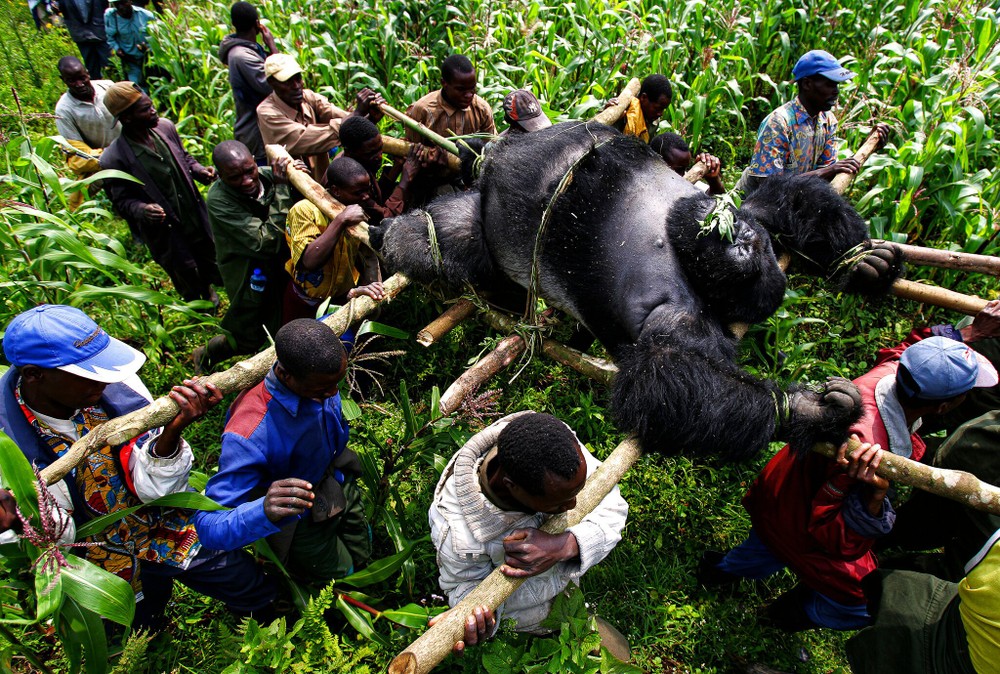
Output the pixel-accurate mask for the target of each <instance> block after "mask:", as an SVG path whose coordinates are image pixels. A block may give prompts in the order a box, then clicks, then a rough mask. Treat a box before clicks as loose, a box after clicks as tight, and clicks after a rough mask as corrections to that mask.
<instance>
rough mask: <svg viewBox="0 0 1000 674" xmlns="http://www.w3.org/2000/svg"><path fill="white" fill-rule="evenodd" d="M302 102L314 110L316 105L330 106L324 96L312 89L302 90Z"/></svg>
mask: <svg viewBox="0 0 1000 674" xmlns="http://www.w3.org/2000/svg"><path fill="white" fill-rule="evenodd" d="M302 102H303V103H305V104H306V105H309V106H310V107H313V108H315V107H316V106H317V105H329V104H330V100H329V99H328V98H327V97H326V96H324V95H323V94H321V93H318V92H316V91H313V90H312V89H303V90H302Z"/></svg>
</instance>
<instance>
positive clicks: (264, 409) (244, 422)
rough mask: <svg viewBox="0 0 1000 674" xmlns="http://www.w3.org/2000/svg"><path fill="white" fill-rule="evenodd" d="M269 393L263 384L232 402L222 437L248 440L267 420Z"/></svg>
mask: <svg viewBox="0 0 1000 674" xmlns="http://www.w3.org/2000/svg"><path fill="white" fill-rule="evenodd" d="M271 399H272V396H271V392H270V391H268V390H267V386H265V385H264V382H261V383H259V384H257V385H256V386H254V387H253V388H249V389H247V390H246V391H244V392H243V393H241V394H240V396H239V397H238V398H237V399H236V400H235V402H233V406H232V407H231V408H230V409H229V420H228V421H227V422H226V427H225V429H224V431H223V433H224V435H234V436H238V437H241V438H244V439H247V440H249V439H250V438H251V437H252V436H253V435H254V433H256V432H257V430H258V429H260V428H261V425H262V424H263V423H264V419H265V418H267V413H268V406H269V403H270V402H271Z"/></svg>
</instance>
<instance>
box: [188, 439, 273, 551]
mask: <svg viewBox="0 0 1000 674" xmlns="http://www.w3.org/2000/svg"><path fill="white" fill-rule="evenodd" d="M271 481H272V480H271V473H270V470H269V468H268V465H267V460H266V457H265V456H263V455H262V454H261V452H260V450H259V448H258V447H257V446H256V445H255V444H253V443H251V442H248V441H247V440H246V439H245V438H243V437H241V436H239V435H236V434H234V433H223V434H222V451H221V453H220V455H219V472H218V473H216V474H215V475H213V476H212V477H211V479H209V481H208V486H207V487H206V488H205V495H206V496H208V497H209V498H210V499H212V500H214V501H216V502H217V503H220V504H222V505H224V506H229V507H231V508H232V510H216V511H211V512H209V511H205V510H202V511H199V512H197V513H196V514H195V518H194V525H195V528H196V529H197V531H198V538H199V539H200V540H201V542H202V544H203V545H204V546H205V547H206V548H209V549H210V550H236V549H238V548H241V547H243V546H244V545H248V544H250V543H252V542H253V541H256V540H260V539H261V538H264V537H266V536H269V535H271V534H273V533H276V532H278V531H279V530H280V529H281V527H279V526H278V525H277V524H276V523H275V522H272V521H271V520H270V519H269V518H268V516H267V513H266V512H265V508H264V501H265V499H266V498H267V495H266V494H265V495H264V496H260V497H257V498H250V496H251V494H253V493H259V492H260V490H261V488H262V487H264V486H265V485H269V484H270V483H271Z"/></svg>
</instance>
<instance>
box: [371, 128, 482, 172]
mask: <svg viewBox="0 0 1000 674" xmlns="http://www.w3.org/2000/svg"><path fill="white" fill-rule="evenodd" d="M413 145H414V144H413V143H411V142H410V141H408V140H403V139H402V138H395V137H394V136H387V135H385V134H384V133H383V134H382V153H383V154H387V155H391V156H393V157H400V158H401V159H406V158H407V157H408V156H409V155H410V149H412V148H413ZM445 159H446V161H447V162H448V169H449V170H450V171H454V172H455V173H458V172H460V171H461V170H462V160H461V159H459V158H458V156H457V155H453V154H451V153H448V154H447V155H446V157H445Z"/></svg>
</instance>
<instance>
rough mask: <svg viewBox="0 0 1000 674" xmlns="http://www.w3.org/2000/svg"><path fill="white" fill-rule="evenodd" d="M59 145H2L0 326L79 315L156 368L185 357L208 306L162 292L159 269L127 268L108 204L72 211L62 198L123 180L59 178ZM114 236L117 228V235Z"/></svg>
mask: <svg viewBox="0 0 1000 674" xmlns="http://www.w3.org/2000/svg"><path fill="white" fill-rule="evenodd" d="M58 147H59V145H58V144H57V143H56V142H55V141H52V140H50V139H44V140H42V141H39V142H38V143H37V144H35V145H32V144H31V143H30V142H29V141H28V140H27V139H26V138H24V137H20V136H19V137H15V138H13V139H11V140H10V141H9V142H8V143H7V145H6V146H5V147H4V151H5V153H4V159H5V168H6V172H5V174H3V175H0V190H3V192H2V194H6V195H8V196H7V197H6V198H5V199H3V201H0V288H3V289H4V299H3V304H2V305H0V323H2V324H3V325H6V324H7V323H9V322H10V319H11V318H13V317H14V316H15V315H17V314H19V313H21V312H22V311H25V310H27V309H29V308H31V307H33V306H36V305H38V304H44V303H49V304H70V305H73V306H83V307H86V310H87V312H88V313H90V314H91V316H93V317H94V319H95V320H96V321H97V322H98V323H100V324H101V325H102V326H103V327H104V328H105V329H106V330H107V331H108V332H110V333H111V334H114V335H121V336H123V337H124V338H125V339H127V340H128V341H131V342H132V343H133V345H134V346H136V347H137V348H142V349H144V350H145V351H146V353H147V355H148V356H149V358H150V360H152V361H153V362H154V363H155V362H159V361H160V360H161V359H162V358H163V357H164V354H165V353H167V352H170V351H178V350H184V349H185V344H184V340H183V338H184V336H185V333H187V332H188V331H189V330H191V329H192V328H194V327H197V326H212V325H215V324H216V321H215V319H214V318H212V317H209V316H206V315H205V314H203V313H199V309H205V308H206V307H207V306H209V305H208V304H207V302H203V301H202V302H191V303H184V302H182V301H180V300H178V299H177V298H176V296H174V295H173V293H172V292H170V290H169V282H168V281H167V280H166V279H165V277H164V276H163V275H162V273H160V271H159V269H156V271H151V269H153V267H152V265H146V266H145V267H143V266H140V265H139V264H136V263H135V262H133V261H131V260H130V257H134V255H135V253H134V251H130V250H129V243H131V242H130V240H129V239H128V238H125V237H127V234H126V235H125V237H122V238H125V241H124V242H123V240H122V238H119V236H117V235H116V232H115V227H114V225H112V219H113V217H114V216H113V214H112V213H111V212H110V211H109V210H108V208H107V203H106V201H102V200H101V199H99V198H97V199H89V200H87V201H85V202H84V203H83V204H82V206H81V207H80V208H78V209H77V210H75V211H70V210H69V208H68V202H69V196H70V194H71V193H73V192H78V191H86V190H87V189H88V187H89V186H90V185H92V184H93V183H94V182H96V181H99V180H101V179H102V178H105V177H110V176H115V177H124V178H126V179H130V180H132V179H133V178H131V177H130V176H128V175H126V174H123V173H119V172H116V171H102V172H100V173H97V174H95V175H93V176H91V177H89V178H87V179H84V180H69V179H67V178H64V177H61V176H60V175H59V174H58V173H57V172H56V169H55V167H54V166H53V163H52V162H51V160H52V159H53V158H54V157H55V156H57V155H58ZM119 231H120V229H119Z"/></svg>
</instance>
